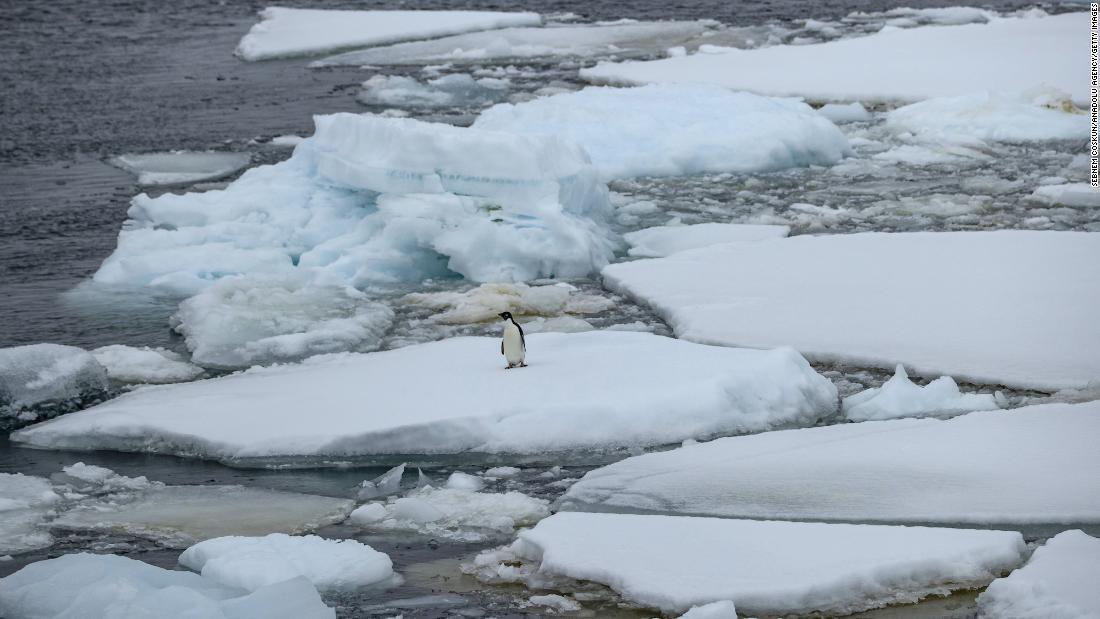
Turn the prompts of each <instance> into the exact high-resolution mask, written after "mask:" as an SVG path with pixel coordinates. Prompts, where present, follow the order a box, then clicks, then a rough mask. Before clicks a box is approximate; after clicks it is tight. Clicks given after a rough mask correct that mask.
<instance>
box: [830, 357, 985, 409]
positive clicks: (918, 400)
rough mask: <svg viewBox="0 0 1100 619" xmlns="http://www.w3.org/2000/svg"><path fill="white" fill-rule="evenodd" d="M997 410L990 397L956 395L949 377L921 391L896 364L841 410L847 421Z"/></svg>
mask: <svg viewBox="0 0 1100 619" xmlns="http://www.w3.org/2000/svg"><path fill="white" fill-rule="evenodd" d="M997 408H1000V404H998V402H997V398H996V396H994V395H990V394H984V393H967V394H963V393H961V392H960V391H959V386H958V385H957V384H955V381H954V379H952V378H951V377H950V376H941V377H939V378H937V379H936V380H934V381H932V382H930V383H928V384H927V385H925V386H923V387H921V386H919V385H917V384H915V383H913V382H912V381H911V380H909V375H908V374H907V373H906V372H905V368H904V367H903V366H902V365H901V364H898V367H897V370H896V371H895V372H894V375H893V377H891V378H890V380H888V381H886V382H885V383H883V385H882V386H881V387H875V388H872V389H867V390H866V391H861V392H859V393H857V394H855V395H851V396H848V397H846V398H844V402H843V405H842V406H841V410H842V411H843V412H844V416H845V417H847V418H848V420H849V421H881V420H883V419H898V418H900V417H944V416H951V415H958V414H960V413H968V412H971V411H983V410H993V409H997Z"/></svg>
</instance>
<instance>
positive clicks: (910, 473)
mask: <svg viewBox="0 0 1100 619" xmlns="http://www.w3.org/2000/svg"><path fill="white" fill-rule="evenodd" d="M1098 478H1100V401H1094V402H1087V403H1083V404H1043V405H1037V406H1027V407H1024V408H1019V409H1016V410H1012V411H983V412H976V413H970V414H969V415H963V416H961V417H955V418H953V419H949V420H946V421H945V420H938V419H898V420H891V421H874V422H866V423H855V424H841V425H834V426H827V427H818V428H808V429H800V430H788V431H779V432H766V433H764V434H757V435H753V436H746V437H732V438H723V439H717V440H714V441H711V442H709V443H700V444H697V445H691V446H687V447H682V448H680V449H676V450H673V451H667V452H662V453H653V454H647V455H643V456H637V457H634V458H629V459H627V460H623V461H621V462H617V463H615V464H612V465H609V466H606V467H604V468H601V469H597V470H595V471H592V472H590V473H588V474H587V475H585V477H584V478H583V479H581V480H580V481H578V482H577V483H576V484H574V485H573V486H572V487H571V488H570V489H569V491H568V492H567V493H566V494H565V496H564V497H563V499H562V502H563V505H566V506H568V507H570V508H575V507H582V508H584V509H599V510H626V509H640V510H650V511H657V512H662V513H675V514H696V515H710V516H728V517H739V518H741V517H743V518H797V519H803V518H812V519H823V520H848V521H851V520H860V521H869V522H916V523H932V522H937V523H950V524H955V523H973V524H1006V523H1010V524H1029V523H1100V485H1098V484H1096V479H1098ZM738 606H740V602H738Z"/></svg>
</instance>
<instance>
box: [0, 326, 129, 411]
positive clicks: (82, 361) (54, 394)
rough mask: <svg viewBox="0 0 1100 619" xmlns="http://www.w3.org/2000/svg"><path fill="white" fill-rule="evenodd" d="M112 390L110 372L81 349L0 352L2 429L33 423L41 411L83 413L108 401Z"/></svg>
mask: <svg viewBox="0 0 1100 619" xmlns="http://www.w3.org/2000/svg"><path fill="white" fill-rule="evenodd" d="M109 388H110V383H109V382H108V380H107V370H105V369H104V368H103V366H102V365H100V364H99V362H98V361H96V358H95V357H94V356H92V354H91V353H89V352H88V351H86V350H83V349H81V348H76V347H75V346H63V345H61V344H31V345H27V346H14V347H11V348H0V425H6V424H7V423H14V422H17V421H33V420H34V419H36V418H37V417H38V415H39V411H42V412H50V413H57V412H63V411H68V410H76V409H79V408H81V407H83V406H86V405H87V404H90V403H92V402H95V401H96V400H99V399H102V398H103V397H105V396H106V394H107V390H108V389H109ZM47 409H48V410H47Z"/></svg>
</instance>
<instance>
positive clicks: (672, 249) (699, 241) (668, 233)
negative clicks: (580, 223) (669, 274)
mask: <svg viewBox="0 0 1100 619" xmlns="http://www.w3.org/2000/svg"><path fill="white" fill-rule="evenodd" d="M790 231H791V229H790V227H789V226H768V225H759V224H720V223H705V224H695V225H690V226H658V227H656V228H645V229H644V230H638V231H636V232H629V233H627V234H624V235H623V239H625V240H626V242H627V243H629V244H630V250H629V251H628V253H629V254H630V255H631V256H636V257H639V258H661V257H664V256H668V255H671V254H675V253H676V252H681V251H685V250H688V249H697V248H699V247H707V246H709V245H718V244H720V243H734V242H737V243H746V242H754V241H763V240H767V239H774V238H782V237H785V236H787V234H789V233H790Z"/></svg>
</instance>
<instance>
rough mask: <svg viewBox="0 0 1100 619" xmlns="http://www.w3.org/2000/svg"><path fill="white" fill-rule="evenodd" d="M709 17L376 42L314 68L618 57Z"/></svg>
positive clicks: (669, 41)
mask: <svg viewBox="0 0 1100 619" xmlns="http://www.w3.org/2000/svg"><path fill="white" fill-rule="evenodd" d="M709 26H710V24H709V23H708V22H703V21H696V22H684V21H667V22H665V21H662V22H628V23H615V24H584V25H561V26H552V27H547V28H503V29H500V30H491V31H486V32H475V33H467V34H460V35H455V36H449V37H443V38H440V39H433V40H431V41H415V42H410V43H398V44H396V45H389V46H386V47H376V48H373V49H365V50H359V51H354V52H347V53H344V54H339V55H337V56H330V57H328V58H323V59H321V60H318V61H315V62H314V63H312V64H311V65H310V66H312V67H327V66H362V65H387V64H429V63H439V62H450V63H474V62H477V63H481V62H487V61H494V60H509V59H517V58H525V59H526V58H543V57H548V56H572V57H576V56H581V57H592V56H607V55H611V54H615V55H616V56H617V57H623V56H624V55H630V54H631V53H638V52H639V51H643V50H653V49H663V48H666V47H669V46H673V45H679V44H682V43H684V42H686V41H688V40H690V39H692V38H694V37H697V36H700V35H702V34H703V33H705V32H706V31H707V30H708V28H709Z"/></svg>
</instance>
